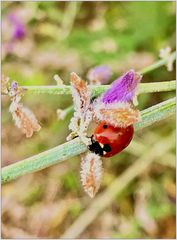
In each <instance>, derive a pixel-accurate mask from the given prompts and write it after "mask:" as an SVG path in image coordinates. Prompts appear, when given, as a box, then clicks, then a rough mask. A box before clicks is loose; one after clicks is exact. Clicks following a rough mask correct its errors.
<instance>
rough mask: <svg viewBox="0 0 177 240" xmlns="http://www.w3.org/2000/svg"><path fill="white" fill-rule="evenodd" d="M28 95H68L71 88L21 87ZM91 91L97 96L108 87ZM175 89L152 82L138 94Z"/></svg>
mask: <svg viewBox="0 0 177 240" xmlns="http://www.w3.org/2000/svg"><path fill="white" fill-rule="evenodd" d="M22 87H23V88H24V89H26V90H28V91H29V92H30V93H34V94H56V95H70V94H71V87H70V86H68V85H61V86H59V85H57V86H22ZM89 87H90V88H91V91H92V95H94V96H98V95H100V94H101V93H103V92H105V91H106V90H108V88H109V87H110V85H100V86H96V85H93V86H89ZM175 89H176V81H175V80H173V81H164V82H153V83H140V87H139V90H138V94H143V93H153V92H165V91H173V90H175Z"/></svg>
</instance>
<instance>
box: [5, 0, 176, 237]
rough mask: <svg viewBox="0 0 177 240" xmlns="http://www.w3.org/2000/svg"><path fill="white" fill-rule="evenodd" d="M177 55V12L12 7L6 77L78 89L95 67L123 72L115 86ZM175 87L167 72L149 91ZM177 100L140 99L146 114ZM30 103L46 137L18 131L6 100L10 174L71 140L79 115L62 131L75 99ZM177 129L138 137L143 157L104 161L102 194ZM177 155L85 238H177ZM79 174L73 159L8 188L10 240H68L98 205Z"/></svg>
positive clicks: (84, 5) (133, 5) (167, 8)
mask: <svg viewBox="0 0 177 240" xmlns="http://www.w3.org/2000/svg"><path fill="white" fill-rule="evenodd" d="M9 16H11V17H9ZM12 16H13V17H14V16H15V17H16V19H17V20H16V21H15V22H16V24H14V20H13V21H12V20H11V19H12ZM19 21H20V23H19ZM15 30H16V34H15V35H14V31H15ZM22 30H24V32H22ZM17 31H18V32H17ZM167 45H169V46H171V48H172V49H173V50H174V49H175V2H44V1H43V2H3V4H2V47H3V48H2V61H3V62H2V64H3V67H2V70H3V73H4V74H5V75H7V76H9V77H10V78H11V79H12V80H17V81H18V82H19V84H20V85H54V84H56V82H55V80H54V79H53V76H54V75H55V74H59V76H60V77H61V78H62V79H63V80H64V83H65V84H69V74H70V72H71V71H75V72H76V73H77V74H79V75H81V76H82V77H83V78H84V77H86V75H87V72H88V71H89V69H90V68H91V67H93V66H95V65H100V64H104V65H108V66H109V67H110V68H111V69H112V70H113V72H114V76H113V77H112V79H111V80H113V79H114V78H116V77H117V76H119V75H120V74H122V73H123V72H124V71H127V70H129V69H130V68H133V69H135V70H140V69H142V68H143V67H145V66H148V65H150V64H152V63H153V62H154V61H156V60H157V58H158V54H159V49H161V48H163V47H166V46H167ZM172 79H173V80H174V79H175V70H174V71H172V72H168V71H167V70H166V68H165V67H162V68H160V69H157V70H155V71H153V72H151V73H149V74H147V75H145V76H144V77H143V82H153V81H165V80H172ZM172 96H174V92H171V93H155V94H153V95H152V94H145V95H143V96H141V97H140V98H139V108H140V109H144V108H146V107H149V106H151V105H153V104H155V103H158V102H160V101H163V100H166V99H168V98H170V97H172ZM23 99H24V102H25V105H27V106H29V108H30V109H32V110H33V112H34V113H35V115H36V116H37V118H38V120H39V121H40V124H41V126H42V129H41V130H40V132H39V133H37V134H35V135H34V136H33V137H32V138H31V139H26V138H25V136H24V135H23V134H21V132H20V131H19V130H18V129H17V128H16V127H15V126H14V124H13V122H12V119H11V115H10V113H9V112H8V107H9V104H10V101H9V99H8V98H7V97H6V96H3V97H2V126H3V128H2V141H3V146H2V165H3V166H6V165H8V164H11V163H14V162H15V161H19V160H21V159H24V158H26V157H28V156H31V155H33V154H37V153H39V152H42V151H44V150H47V149H49V148H51V147H54V146H56V145H58V144H61V143H63V142H65V141H66V140H65V139H66V136H67V135H68V133H69V132H68V123H69V119H70V117H71V114H70V115H68V116H67V118H66V120H65V121H59V120H57V115H56V110H57V109H58V108H62V109H65V108H66V107H68V106H69V105H70V104H71V103H72V100H71V98H68V97H65V96H57V95H55V96H51V95H45V96H44V95H29V94H26V95H25V97H24V98H23ZM174 129H175V121H174V119H173V118H171V119H168V120H166V121H165V122H162V123H159V124H156V125H155V126H152V127H151V128H148V129H145V130H143V131H142V132H138V133H136V136H135V138H134V139H135V142H136V143H137V149H136V148H135V149H131V150H130V151H128V152H122V153H121V154H119V155H117V156H115V157H113V158H111V159H107V160H105V161H104V168H105V173H104V179H103V183H102V189H101V191H104V190H105V189H107V188H109V185H110V183H111V182H112V181H113V180H114V179H115V178H117V177H118V176H119V175H120V174H121V173H122V172H124V171H126V169H127V167H128V166H129V165H131V164H133V163H134V161H136V159H137V158H139V157H140V156H139V155H138V154H137V153H138V152H139V146H140V145H141V144H143V145H144V146H146V147H149V148H150V146H151V145H150V144H152V142H153V143H154V144H155V143H156V142H158V141H161V140H162V139H163V138H165V137H166V136H168V135H169V133H171V132H172V131H174ZM174 148H175V147H174V146H172V151H170V152H168V153H167V154H166V155H165V156H164V159H165V160H164V159H163V161H162V162H163V164H162V163H161V161H160V160H161V159H159V160H158V161H156V162H155V163H153V164H152V166H151V167H150V168H148V169H147V171H146V172H144V174H142V175H141V176H139V178H138V179H136V180H135V181H133V182H131V184H130V185H128V186H127V187H126V189H124V191H123V192H122V193H121V194H120V195H119V196H118V197H117V199H116V200H115V201H113V202H112V204H111V205H109V206H108V207H107V209H106V210H105V211H104V212H102V214H101V215H100V216H99V217H98V218H97V219H95V221H94V222H93V223H92V224H91V225H90V226H89V227H88V228H87V229H86V230H85V231H84V232H83V233H82V235H81V237H83V238H100V237H107V238H111V237H114V238H147V237H148V238H155V237H161V238H174V237H175V169H174V167H171V165H170V164H169V161H170V162H171V161H174V158H175V150H174ZM79 164H80V163H79V157H77V158H73V159H70V160H69V161H66V162H64V163H61V164H58V165H56V166H54V167H50V168H48V169H46V170H43V171H40V172H38V173H34V174H30V175H26V176H24V177H22V178H19V179H18V180H16V181H14V182H11V183H9V184H6V185H5V186H3V188H2V220H3V226H2V230H3V236H4V237H5V238H15V237H16V238H20V237H23V238H25V237H45V238H49V237H50V238H52V237H53V238H58V237H60V236H61V234H63V233H64V231H66V230H67V229H68V228H69V226H70V225H71V224H72V223H73V222H74V221H75V220H76V219H77V217H78V216H80V214H81V213H82V211H84V209H87V206H88V205H89V203H90V202H91V201H94V200H90V199H89V198H88V197H87V196H86V195H85V194H84V193H83V191H82V188H81V186H80V180H79V170H80V166H79ZM148 224H149V225H148ZM147 226H150V227H149V228H148V227H147Z"/></svg>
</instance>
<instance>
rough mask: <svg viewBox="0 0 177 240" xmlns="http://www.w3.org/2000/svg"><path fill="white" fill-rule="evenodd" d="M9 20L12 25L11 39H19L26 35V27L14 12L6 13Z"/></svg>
mask: <svg viewBox="0 0 177 240" xmlns="http://www.w3.org/2000/svg"><path fill="white" fill-rule="evenodd" d="M8 18H9V21H10V22H11V24H12V26H13V33H12V39H13V40H21V39H23V38H24V37H25V35H26V29H25V26H24V24H23V23H22V22H21V21H20V19H19V18H18V17H17V16H16V15H15V14H12V13H11V14H9V15H8Z"/></svg>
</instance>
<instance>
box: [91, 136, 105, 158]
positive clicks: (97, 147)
mask: <svg viewBox="0 0 177 240" xmlns="http://www.w3.org/2000/svg"><path fill="white" fill-rule="evenodd" d="M91 141H92V144H91V145H89V146H88V149H89V150H90V151H91V152H94V153H95V154H98V155H99V156H103V148H101V146H100V144H99V143H98V142H97V141H95V140H94V139H93V136H92V137H91Z"/></svg>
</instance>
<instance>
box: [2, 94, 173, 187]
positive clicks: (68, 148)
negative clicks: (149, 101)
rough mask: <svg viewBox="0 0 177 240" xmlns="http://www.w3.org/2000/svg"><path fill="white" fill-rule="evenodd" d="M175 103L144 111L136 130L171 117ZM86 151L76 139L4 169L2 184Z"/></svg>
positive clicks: (166, 102) (167, 102) (158, 105)
mask: <svg viewBox="0 0 177 240" xmlns="http://www.w3.org/2000/svg"><path fill="white" fill-rule="evenodd" d="M175 103H176V101H175V98H172V99H169V100H167V101H164V102H162V103H160V104H157V105H155V106H153V107H150V108H148V109H146V110H144V111H142V121H141V122H139V123H137V124H136V125H135V129H136V130H139V129H142V128H143V127H147V126H149V125H151V124H153V123H155V122H158V121H160V120H162V119H165V118H167V117H169V116H171V115H172V114H174V112H175ZM86 150H87V147H86V145H85V144H83V143H82V142H81V141H80V140H79V138H76V139H74V140H72V141H70V142H67V143H64V144H62V145H60V146H57V147H55V148H52V149H50V150H48V151H45V152H43V153H40V154H38V155H35V156H32V157H30V158H27V159H26V160H23V161H20V162H17V163H14V164H11V165H9V166H7V167H4V168H2V172H1V179H2V183H6V182H9V181H11V180H14V179H16V178H17V177H20V176H22V175H24V174H27V173H32V172H35V171H39V170H41V169H44V168H46V167H49V166H52V165H54V164H56V163H59V162H62V161H64V160H66V159H69V158H71V157H73V156H75V155H78V154H80V153H83V152H85V151H86Z"/></svg>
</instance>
